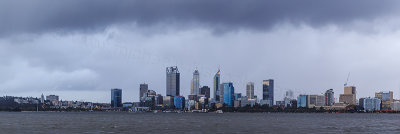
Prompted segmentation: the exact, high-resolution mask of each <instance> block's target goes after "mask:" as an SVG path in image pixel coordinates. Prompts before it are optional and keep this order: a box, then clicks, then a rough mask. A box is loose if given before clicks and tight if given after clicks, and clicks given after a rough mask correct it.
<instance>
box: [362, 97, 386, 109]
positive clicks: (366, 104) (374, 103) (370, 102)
mask: <svg viewBox="0 0 400 134" xmlns="http://www.w3.org/2000/svg"><path fill="white" fill-rule="evenodd" d="M359 102H360V106H361V107H362V108H364V111H375V110H381V109H380V108H381V100H380V99H378V98H370V97H367V98H360V100H359Z"/></svg>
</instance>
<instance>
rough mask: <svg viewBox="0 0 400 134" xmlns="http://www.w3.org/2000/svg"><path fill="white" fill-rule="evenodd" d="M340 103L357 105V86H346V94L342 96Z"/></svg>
mask: <svg viewBox="0 0 400 134" xmlns="http://www.w3.org/2000/svg"><path fill="white" fill-rule="evenodd" d="M339 102H343V103H345V104H350V105H355V104H356V103H357V100H356V87H355V86H345V87H344V94H340V96H339Z"/></svg>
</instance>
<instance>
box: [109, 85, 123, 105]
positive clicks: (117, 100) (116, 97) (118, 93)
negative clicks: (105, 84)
mask: <svg viewBox="0 0 400 134" xmlns="http://www.w3.org/2000/svg"><path fill="white" fill-rule="evenodd" d="M111 107H113V108H116V107H122V89H117V88H115V89H111Z"/></svg>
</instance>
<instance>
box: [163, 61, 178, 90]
mask: <svg viewBox="0 0 400 134" xmlns="http://www.w3.org/2000/svg"><path fill="white" fill-rule="evenodd" d="M166 82H167V84H166V85H167V96H179V90H180V73H179V70H178V67H176V66H173V67H167V81H166Z"/></svg>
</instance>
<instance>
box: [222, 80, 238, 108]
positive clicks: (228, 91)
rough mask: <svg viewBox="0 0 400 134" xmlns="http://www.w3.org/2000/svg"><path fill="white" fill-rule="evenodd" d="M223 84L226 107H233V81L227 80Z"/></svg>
mask: <svg viewBox="0 0 400 134" xmlns="http://www.w3.org/2000/svg"><path fill="white" fill-rule="evenodd" d="M223 85H224V103H225V104H226V105H227V106H228V107H233V103H234V100H235V96H234V93H235V88H234V87H233V83H232V82H228V83H223Z"/></svg>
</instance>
